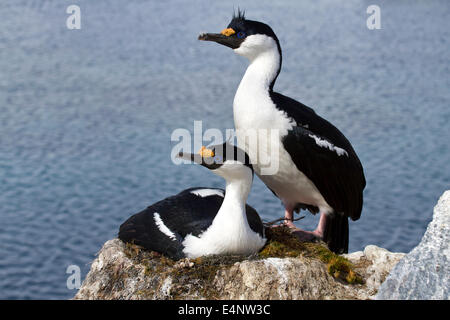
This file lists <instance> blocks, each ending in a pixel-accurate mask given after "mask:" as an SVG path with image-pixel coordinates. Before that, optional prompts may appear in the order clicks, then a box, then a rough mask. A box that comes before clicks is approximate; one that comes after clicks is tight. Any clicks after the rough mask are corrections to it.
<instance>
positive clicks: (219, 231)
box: [119, 143, 266, 260]
mask: <svg viewBox="0 0 450 320" xmlns="http://www.w3.org/2000/svg"><path fill="white" fill-rule="evenodd" d="M178 156H179V157H180V158H182V159H186V160H190V161H194V162H195V163H198V164H200V165H202V166H204V167H206V168H208V169H209V170H211V171H212V172H214V173H215V174H217V175H219V176H221V177H222V178H224V179H225V181H226V188H225V190H222V189H213V188H190V189H187V190H184V191H182V192H180V193H179V194H177V195H174V196H171V197H168V198H166V199H164V200H161V201H159V202H156V203H154V204H152V205H151V206H149V207H148V208H147V209H145V210H144V211H142V212H139V213H137V214H135V215H133V216H131V217H130V218H129V219H128V220H127V221H125V222H124V223H123V224H122V225H121V226H120V230H119V238H120V239H121V240H123V241H125V242H131V243H135V244H137V245H140V246H143V247H144V248H146V249H149V250H152V251H156V252H159V253H162V254H164V255H166V256H168V257H170V258H172V259H175V260H178V259H180V258H183V257H188V258H195V257H199V256H203V255H212V254H239V255H250V254H253V253H256V252H258V251H259V250H260V249H261V248H262V247H263V246H264V244H265V242H266V239H265V237H264V226H263V224H262V221H261V219H260V217H259V215H258V213H257V212H256V210H255V209H253V208H252V207H251V206H249V205H246V201H247V197H248V194H249V192H250V189H251V186H252V182H253V167H252V165H251V164H250V161H249V158H248V155H247V154H246V153H245V152H243V151H242V150H241V149H239V148H237V147H235V146H233V145H230V144H228V143H224V144H222V145H215V146H212V147H210V149H206V148H205V147H203V148H202V149H201V150H200V153H199V154H195V155H194V154H189V153H183V152H180V154H179V155H178Z"/></svg>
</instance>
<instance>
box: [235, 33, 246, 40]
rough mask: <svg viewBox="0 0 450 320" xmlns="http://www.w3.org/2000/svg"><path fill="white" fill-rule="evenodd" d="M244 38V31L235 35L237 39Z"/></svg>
mask: <svg viewBox="0 0 450 320" xmlns="http://www.w3.org/2000/svg"><path fill="white" fill-rule="evenodd" d="M245 36H246V34H245V32H244V31H239V32H238V33H237V37H238V38H239V39H242V38H245Z"/></svg>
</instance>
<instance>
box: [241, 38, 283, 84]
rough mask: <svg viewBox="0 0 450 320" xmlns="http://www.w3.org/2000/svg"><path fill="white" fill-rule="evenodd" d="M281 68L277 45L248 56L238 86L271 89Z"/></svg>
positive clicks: (279, 51) (279, 52)
mask: <svg viewBox="0 0 450 320" xmlns="http://www.w3.org/2000/svg"><path fill="white" fill-rule="evenodd" d="M280 70H281V50H280V48H279V47H278V46H277V47H276V48H273V49H272V50H267V51H264V52H262V53H260V54H258V55H257V56H255V57H252V58H250V65H249V66H248V68H247V70H246V71H245V74H244V77H243V78H242V80H241V83H240V85H239V87H244V88H247V89H248V88H255V89H263V90H265V91H272V90H273V86H274V85H275V81H276V79H277V77H278V74H279V73H280Z"/></svg>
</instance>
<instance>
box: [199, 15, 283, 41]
mask: <svg viewBox="0 0 450 320" xmlns="http://www.w3.org/2000/svg"><path fill="white" fill-rule="evenodd" d="M252 35H264V36H267V37H270V38H272V39H273V40H275V42H276V43H277V44H278V46H279V41H278V38H277V36H276V35H275V33H274V32H273V30H272V28H271V27H269V26H268V25H267V24H265V23H262V22H259V21H253V20H247V19H246V18H245V16H244V12H243V11H240V10H238V12H237V14H234V15H233V18H232V19H231V22H230V23H229V24H228V26H227V28H225V29H223V30H222V31H221V33H203V34H201V35H199V37H198V39H199V40H204V41H214V42H217V43H219V44H222V45H224V46H227V47H230V48H232V49H238V48H239V47H240V46H241V44H242V43H244V42H245V41H246V40H247V39H248V37H250V36H252Z"/></svg>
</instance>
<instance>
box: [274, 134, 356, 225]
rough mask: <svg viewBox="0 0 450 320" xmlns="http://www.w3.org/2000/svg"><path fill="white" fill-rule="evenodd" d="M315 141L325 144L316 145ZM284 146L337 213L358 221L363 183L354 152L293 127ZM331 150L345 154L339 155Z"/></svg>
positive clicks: (285, 139)
mask: <svg viewBox="0 0 450 320" xmlns="http://www.w3.org/2000/svg"><path fill="white" fill-rule="evenodd" d="M316 139H320V140H319V141H321V142H322V143H325V144H322V145H319V144H317V142H316ZM283 145H284V147H285V148H286V150H287V152H288V153H289V154H290V156H291V158H292V160H293V162H294V163H295V165H296V166H297V168H298V169H299V170H300V171H301V172H303V173H304V174H305V175H306V176H307V177H308V178H309V179H310V180H311V181H312V182H313V183H314V184H315V186H316V187H317V189H319V191H320V193H321V194H322V196H323V197H324V198H325V201H326V202H327V203H328V204H329V205H330V206H331V207H333V209H334V210H335V211H336V212H339V213H344V214H345V215H346V216H349V217H350V218H352V220H357V219H359V217H360V215H361V210H362V204H363V194H362V192H363V189H364V186H365V179H364V173H363V170H362V167H361V164H360V162H359V159H358V158H357V157H356V155H355V154H354V152H353V153H352V152H350V150H348V149H346V148H344V147H342V146H339V145H335V144H334V143H333V142H331V141H329V140H327V139H326V138H325V137H323V136H319V135H318V134H317V133H314V132H312V131H310V130H308V129H306V128H304V127H294V128H293V129H292V130H291V131H289V132H288V134H287V135H286V136H285V137H284V139H283ZM327 146H330V148H331V149H330V148H329V147H327ZM332 146H335V147H338V148H341V149H343V150H345V152H343V151H340V152H338V151H336V149H333V148H332Z"/></svg>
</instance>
